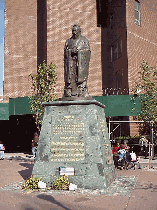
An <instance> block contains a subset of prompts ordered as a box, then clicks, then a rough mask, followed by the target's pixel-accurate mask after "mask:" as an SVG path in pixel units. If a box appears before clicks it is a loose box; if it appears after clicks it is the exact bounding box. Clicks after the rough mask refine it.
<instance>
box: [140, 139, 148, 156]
mask: <svg viewBox="0 0 157 210" xmlns="http://www.w3.org/2000/svg"><path fill="white" fill-rule="evenodd" d="M140 145H141V146H142V147H143V151H144V155H145V159H146V158H147V156H148V140H147V139H146V137H145V136H142V138H141V139H140Z"/></svg>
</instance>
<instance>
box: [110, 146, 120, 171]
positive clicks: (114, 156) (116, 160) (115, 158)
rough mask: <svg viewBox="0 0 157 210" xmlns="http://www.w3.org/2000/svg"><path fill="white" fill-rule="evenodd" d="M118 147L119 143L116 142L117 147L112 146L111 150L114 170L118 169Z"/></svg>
mask: <svg viewBox="0 0 157 210" xmlns="http://www.w3.org/2000/svg"><path fill="white" fill-rule="evenodd" d="M119 146H120V143H119V142H117V145H116V146H114V147H113V149H112V154H113V161H114V165H115V168H118V159H119V154H118V150H119Z"/></svg>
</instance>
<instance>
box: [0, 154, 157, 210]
mask: <svg viewBox="0 0 157 210" xmlns="http://www.w3.org/2000/svg"><path fill="white" fill-rule="evenodd" d="M139 162H140V164H141V166H142V169H137V170H133V169H129V170H119V169H116V174H117V177H116V180H115V181H114V182H113V183H112V185H111V186H110V187H109V188H108V189H106V190H89V189H88V190H87V189H77V190H76V191H53V190H49V191H47V192H44V191H40V192H32V193H28V192H24V191H22V190H21V184H22V183H23V182H24V180H25V179H27V178H28V177H29V176H30V175H31V173H32V169H33V165H34V160H33V159H32V158H29V156H27V155H26V154H22V153H19V154H18V153H16V154H11V153H10V154H9V153H8V154H5V159H4V160H0V167H1V173H0V209H2V210H3V209H4V210H9V209H12V210H15V209H16V210H41V209H44V210H57V209H58V210H61V209H65V210H73V209H74V210H75V209H76V210H77V209H81V210H86V209H89V210H90V209H91V210H94V209H104V210H107V209H115V210H123V209H126V210H134V209H135V210H147V209H151V210H156V209H157V199H156V197H157V170H156V167H157V160H153V161H152V162H151V165H150V169H149V167H148V159H146V160H145V159H143V158H140V160H139ZM151 167H152V168H151Z"/></svg>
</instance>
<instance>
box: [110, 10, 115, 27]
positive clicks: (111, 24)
mask: <svg viewBox="0 0 157 210" xmlns="http://www.w3.org/2000/svg"><path fill="white" fill-rule="evenodd" d="M113 23H114V22H113V13H110V29H112V28H113Z"/></svg>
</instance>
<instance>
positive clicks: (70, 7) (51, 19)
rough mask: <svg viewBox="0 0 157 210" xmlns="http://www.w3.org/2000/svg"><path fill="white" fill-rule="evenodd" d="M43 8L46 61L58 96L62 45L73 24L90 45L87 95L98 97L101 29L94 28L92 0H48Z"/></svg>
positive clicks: (60, 83)
mask: <svg viewBox="0 0 157 210" xmlns="http://www.w3.org/2000/svg"><path fill="white" fill-rule="evenodd" d="M47 7H48V8H47V30H48V32H47V61H48V63H50V62H53V63H54V64H55V65H56V71H57V77H58V79H57V85H56V91H57V93H58V97H62V96H63V90H64V57H63V56H64V44H65V41H66V40H67V39H68V38H70V37H71V35H72V30H71V29H72V26H73V25H74V24H75V23H78V24H80V27H81V30H82V35H83V36H85V37H86V38H87V39H88V40H89V42H90V48H91V60H90V66H89V78H88V89H89V94H90V95H91V96H94V95H95V96H96V95H102V72H101V29H100V28H98V27H97V14H96V1H93V0H88V1H87V0H75V1H70V0H64V1H60V0H48V1H47Z"/></svg>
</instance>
